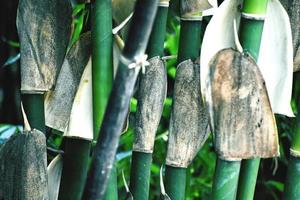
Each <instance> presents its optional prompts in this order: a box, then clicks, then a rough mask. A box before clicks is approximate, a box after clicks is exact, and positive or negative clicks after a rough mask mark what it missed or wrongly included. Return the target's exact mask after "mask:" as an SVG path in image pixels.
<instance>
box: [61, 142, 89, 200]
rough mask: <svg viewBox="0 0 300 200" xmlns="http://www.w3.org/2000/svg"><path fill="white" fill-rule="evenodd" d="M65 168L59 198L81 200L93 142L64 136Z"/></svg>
mask: <svg viewBox="0 0 300 200" xmlns="http://www.w3.org/2000/svg"><path fill="white" fill-rule="evenodd" d="M64 140H65V146H64V152H65V153H64V155H63V170H62V178H61V183H60V190H59V199H74V200H77V199H78V200H80V199H81V196H82V193H83V189H84V182H85V179H86V176H87V171H88V161H89V153H90V146H91V142H90V141H88V140H84V139H77V138H64Z"/></svg>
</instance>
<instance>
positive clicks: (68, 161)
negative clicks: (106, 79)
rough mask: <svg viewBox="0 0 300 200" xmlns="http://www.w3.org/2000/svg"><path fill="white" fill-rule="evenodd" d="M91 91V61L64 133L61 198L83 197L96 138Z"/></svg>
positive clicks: (84, 74) (81, 81)
mask: <svg viewBox="0 0 300 200" xmlns="http://www.w3.org/2000/svg"><path fill="white" fill-rule="evenodd" d="M91 93H92V83H91V64H90V63H89V64H88V65H87V66H86V67H85V70H84V72H83V74H82V77H81V80H80V84H79V87H78V90H77V93H76V95H75V99H74V102H73V106H72V110H71V114H70V120H69V122H68V126H67V128H66V130H65V133H64V142H65V146H64V151H65V154H64V155H63V159H64V160H63V169H62V178H61V187H60V191H59V199H78V200H80V199H81V197H82V193H83V190H84V184H85V180H86V176H87V171H88V166H89V158H90V147H91V140H92V138H93V127H92V126H93V124H92V97H91V96H92V95H91ZM79 124H80V125H79Z"/></svg>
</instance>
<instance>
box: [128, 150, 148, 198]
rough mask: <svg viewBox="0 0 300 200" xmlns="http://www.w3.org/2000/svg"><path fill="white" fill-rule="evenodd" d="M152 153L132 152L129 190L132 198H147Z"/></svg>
mask: <svg viewBox="0 0 300 200" xmlns="http://www.w3.org/2000/svg"><path fill="white" fill-rule="evenodd" d="M151 164H152V153H144V152H137V151H133V152H132V161H131V173H130V192H131V193H132V195H133V197H134V199H140V200H143V199H145V200H146V199H149V187H150V172H151V171H150V170H151Z"/></svg>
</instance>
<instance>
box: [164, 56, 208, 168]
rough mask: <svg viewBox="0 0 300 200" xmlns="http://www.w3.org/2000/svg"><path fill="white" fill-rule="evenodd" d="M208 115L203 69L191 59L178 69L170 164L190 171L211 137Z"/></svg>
mask: <svg viewBox="0 0 300 200" xmlns="http://www.w3.org/2000/svg"><path fill="white" fill-rule="evenodd" d="M207 129H208V115H207V114H206V109H205V108H204V105H203V103H202V98H201V92H200V66H199V65H198V64H194V63H193V62H192V61H191V60H187V61H184V62H182V63H180V64H179V65H178V67H177V72H176V77H175V85H174V98H173V108H172V112H171V119H170V128H169V134H170V135H169V142H168V152H167V158H166V164H167V165H169V166H173V167H183V168H186V167H188V165H189V164H190V163H191V162H192V160H193V159H194V157H195V156H196V154H197V153H198V151H199V149H200V148H201V146H202V145H203V143H204V142H205V141H206V138H207V136H208V131H207Z"/></svg>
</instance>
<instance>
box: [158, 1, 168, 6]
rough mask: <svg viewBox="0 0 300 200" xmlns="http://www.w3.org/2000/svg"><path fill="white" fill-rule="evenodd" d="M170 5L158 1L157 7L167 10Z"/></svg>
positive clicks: (166, 2)
mask: <svg viewBox="0 0 300 200" xmlns="http://www.w3.org/2000/svg"><path fill="white" fill-rule="evenodd" d="M169 5H170V3H169V1H160V2H159V4H158V6H159V7H164V8H168V7H169Z"/></svg>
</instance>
